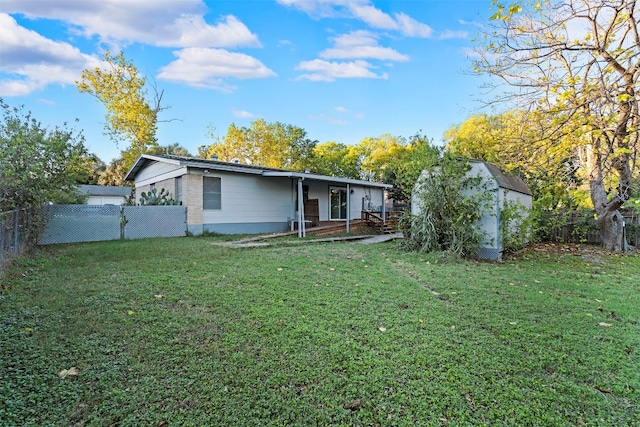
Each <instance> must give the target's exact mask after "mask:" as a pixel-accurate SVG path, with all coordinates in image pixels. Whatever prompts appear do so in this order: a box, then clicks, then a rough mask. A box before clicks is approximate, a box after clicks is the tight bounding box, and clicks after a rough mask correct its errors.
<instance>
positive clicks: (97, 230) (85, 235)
mask: <svg viewBox="0 0 640 427" xmlns="http://www.w3.org/2000/svg"><path fill="white" fill-rule="evenodd" d="M186 209H187V208H186V207H184V206H116V205H104V206H97V205H96V206H93V205H51V206H47V207H46V208H45V210H44V213H45V216H46V225H45V227H44V230H43V232H42V233H41V235H40V238H39V240H38V243H39V244H41V245H50V244H57V243H78V242H95V241H101V240H118V239H142V238H147V237H178V236H186V233H187V210H186Z"/></svg>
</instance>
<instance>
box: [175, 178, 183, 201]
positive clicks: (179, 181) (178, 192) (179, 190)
mask: <svg viewBox="0 0 640 427" xmlns="http://www.w3.org/2000/svg"><path fill="white" fill-rule="evenodd" d="M175 195H176V200H177V201H178V202H180V204H182V177H181V176H178V177H176V192H175Z"/></svg>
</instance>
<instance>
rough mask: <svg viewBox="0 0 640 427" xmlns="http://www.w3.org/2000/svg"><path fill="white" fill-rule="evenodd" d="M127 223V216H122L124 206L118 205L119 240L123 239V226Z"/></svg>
mask: <svg viewBox="0 0 640 427" xmlns="http://www.w3.org/2000/svg"><path fill="white" fill-rule="evenodd" d="M126 224H127V217H125V216H124V206H120V240H124V226H125V225H126Z"/></svg>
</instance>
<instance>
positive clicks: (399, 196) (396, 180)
mask: <svg viewBox="0 0 640 427" xmlns="http://www.w3.org/2000/svg"><path fill="white" fill-rule="evenodd" d="M439 156H440V151H439V150H438V149H437V148H436V147H434V146H432V145H431V141H430V140H429V139H428V138H427V137H426V136H424V135H421V134H419V133H418V134H416V135H414V136H412V137H411V138H410V139H409V144H408V145H407V146H406V147H405V148H404V150H402V151H400V153H399V156H398V157H397V158H396V159H394V161H392V162H390V163H389V164H388V165H387V166H386V167H385V168H384V170H383V173H382V181H384V182H385V183H386V184H393V189H392V190H391V191H390V195H391V197H392V198H393V199H394V200H397V201H404V202H408V203H410V202H411V195H412V193H413V188H414V186H415V184H416V182H417V181H418V178H419V177H420V174H421V173H422V171H423V170H424V169H425V168H428V167H429V166H431V165H433V164H434V163H436V161H437V160H438V159H439Z"/></svg>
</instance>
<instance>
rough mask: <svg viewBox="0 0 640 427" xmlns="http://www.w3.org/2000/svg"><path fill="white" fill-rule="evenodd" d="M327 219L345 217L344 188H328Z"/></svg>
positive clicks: (345, 194)
mask: <svg viewBox="0 0 640 427" xmlns="http://www.w3.org/2000/svg"><path fill="white" fill-rule="evenodd" d="M329 199H330V209H329V219H330V220H345V219H347V190H345V189H344V188H338V187H330V188H329Z"/></svg>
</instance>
